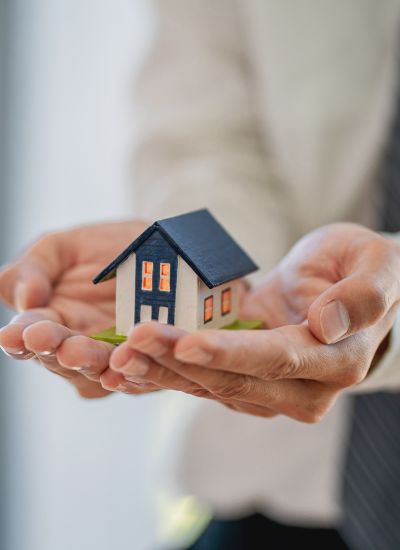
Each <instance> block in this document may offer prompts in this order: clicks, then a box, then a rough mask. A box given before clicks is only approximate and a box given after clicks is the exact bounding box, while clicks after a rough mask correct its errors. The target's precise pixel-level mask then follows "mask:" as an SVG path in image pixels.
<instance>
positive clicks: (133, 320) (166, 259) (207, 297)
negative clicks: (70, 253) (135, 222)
mask: <svg viewBox="0 0 400 550" xmlns="http://www.w3.org/2000/svg"><path fill="white" fill-rule="evenodd" d="M256 269H257V266H256V264H255V263H254V262H253V261H252V260H251V258H250V257H249V256H248V255H247V254H246V252H245V251H244V250H243V249H242V248H241V247H240V246H239V245H238V244H237V243H236V242H235V241H234V240H233V239H232V237H231V236H230V235H229V234H228V233H227V232H226V231H225V229H224V228H223V227H222V226H221V225H220V224H219V223H218V222H217V220H216V219H215V218H214V217H213V216H212V215H211V213H210V212H209V211H208V210H206V209H203V210H197V211H195V212H190V213H187V214H183V215H180V216H176V217H173V218H168V219H165V220H160V221H157V222H155V223H154V224H153V225H151V226H150V227H149V228H148V229H146V231H144V233H142V234H141V235H140V236H139V237H138V238H137V239H136V240H135V241H133V242H132V243H131V244H130V245H129V246H128V247H127V248H126V249H125V250H124V251H123V252H122V253H121V254H120V255H119V256H118V257H117V258H116V259H115V260H113V261H112V262H111V263H110V264H109V265H108V266H107V267H106V268H105V269H103V271H101V273H99V274H98V275H97V276H96V277H95V278H94V279H93V282H94V283H95V284H97V283H100V282H102V281H106V280H108V279H111V278H113V277H116V278H117V291H116V328H115V329H109V330H108V331H105V332H104V333H101V334H99V335H97V336H96V337H97V338H98V339H105V340H107V341H112V342H114V343H118V342H121V341H123V340H124V337H125V336H126V335H127V334H128V332H129V330H130V329H131V328H132V327H133V326H134V325H136V324H138V323H142V322H145V321H150V320H155V321H158V322H160V323H168V324H171V325H175V326H176V327H179V328H182V329H184V330H187V331H195V330H199V329H203V328H207V329H208V328H213V329H217V328H223V327H224V328H236V324H237V318H238V305H239V304H238V298H239V296H238V279H239V278H240V277H243V276H245V275H248V274H249V273H251V272H253V271H255V270H256ZM235 323H236V324H235ZM246 328H255V327H253V326H250V325H249V326H246Z"/></svg>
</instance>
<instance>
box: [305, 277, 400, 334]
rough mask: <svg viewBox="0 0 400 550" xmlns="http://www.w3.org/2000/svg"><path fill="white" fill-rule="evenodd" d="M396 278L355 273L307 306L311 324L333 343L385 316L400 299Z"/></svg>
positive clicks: (314, 329)
mask: <svg viewBox="0 0 400 550" xmlns="http://www.w3.org/2000/svg"><path fill="white" fill-rule="evenodd" d="M399 298H400V296H399V284H398V282H397V278H393V279H392V280H391V278H390V277H385V276H384V275H383V274H382V273H375V274H373V275H370V274H368V275H367V274H365V275H352V276H349V277H347V278H345V279H342V280H341V281H340V282H338V283H336V284H334V285H332V286H330V287H329V288H328V289H327V290H325V291H324V292H323V293H322V294H321V295H320V296H319V297H318V298H317V299H316V300H315V301H314V302H313V303H312V304H311V306H310V308H309V310H308V325H309V328H310V331H311V332H312V333H313V335H314V336H315V337H316V338H318V340H320V341H321V342H323V343H326V344H332V343H334V342H337V341H339V340H341V339H343V338H345V337H347V336H350V335H351V334H354V333H356V332H358V331H360V330H362V329H365V328H367V327H369V326H371V325H373V324H375V323H376V322H377V321H379V320H380V319H382V318H383V317H384V316H385V315H386V313H387V312H388V311H389V310H390V309H391V308H392V306H393V305H394V304H395V303H396V302H397V301H398V300H399Z"/></svg>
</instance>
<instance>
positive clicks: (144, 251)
mask: <svg viewBox="0 0 400 550" xmlns="http://www.w3.org/2000/svg"><path fill="white" fill-rule="evenodd" d="M135 255H136V276H135V324H136V323H139V322H140V320H141V319H143V314H144V312H145V311H150V309H149V308H151V313H150V319H151V320H154V321H159V320H161V319H164V316H165V314H166V312H167V322H168V323H169V324H171V325H173V324H174V323H175V300H176V280H177V269H178V255H177V252H176V250H175V249H174V248H173V247H172V246H171V245H170V243H169V242H168V241H167V240H166V239H165V237H164V236H163V235H162V233H161V232H160V231H158V230H157V229H156V230H155V231H153V232H152V233H151V234H150V235H149V236H148V238H147V239H146V240H145V241H143V242H142V243H140V245H139V246H138V247H137V249H136V251H135ZM163 266H164V267H166V266H168V290H165V289H163V281H166V276H164V275H163V274H162V269H163ZM146 269H149V272H148V273H146ZM160 315H161V319H160ZM150 319H149V320H150Z"/></svg>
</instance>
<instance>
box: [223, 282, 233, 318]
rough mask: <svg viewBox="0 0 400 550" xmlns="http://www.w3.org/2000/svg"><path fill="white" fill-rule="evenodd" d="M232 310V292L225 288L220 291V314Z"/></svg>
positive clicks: (226, 313) (225, 313)
mask: <svg viewBox="0 0 400 550" xmlns="http://www.w3.org/2000/svg"><path fill="white" fill-rule="evenodd" d="M231 311H232V292H231V289H230V288H227V289H225V290H223V291H222V293H221V315H228V313H230V312H231Z"/></svg>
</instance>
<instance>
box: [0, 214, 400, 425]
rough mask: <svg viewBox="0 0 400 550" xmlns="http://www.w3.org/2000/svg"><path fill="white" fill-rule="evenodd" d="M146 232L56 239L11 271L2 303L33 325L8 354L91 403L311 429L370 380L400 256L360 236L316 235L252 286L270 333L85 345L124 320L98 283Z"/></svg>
mask: <svg viewBox="0 0 400 550" xmlns="http://www.w3.org/2000/svg"><path fill="white" fill-rule="evenodd" d="M146 225H147V224H144V223H143V222H129V223H120V224H111V225H110V224H109V225H100V226H92V227H87V228H80V229H77V230H73V231H70V232H65V233H60V234H56V235H50V236H47V237H45V238H44V239H41V240H40V241H38V243H36V244H35V245H34V246H33V247H32V248H31V249H29V250H28V251H27V252H26V253H25V254H24V255H23V256H22V257H21V258H20V259H19V260H18V261H17V262H15V263H14V264H11V265H10V266H8V267H7V268H5V269H4V270H3V271H2V272H1V273H0V297H1V299H2V300H3V301H4V302H6V303H8V304H9V305H10V306H11V307H14V308H18V309H20V310H23V313H20V314H19V315H18V316H17V317H16V318H14V320H13V321H12V322H11V323H10V325H8V326H7V327H5V328H3V329H2V330H1V331H0V345H1V346H2V348H3V349H4V350H5V351H6V352H7V353H9V354H11V355H13V356H14V357H16V358H20V359H23V358H27V357H32V355H35V356H36V357H37V358H38V359H39V360H40V362H41V363H42V364H43V365H44V366H45V367H46V368H48V369H49V370H52V371H54V372H56V373H57V374H60V375H61V376H64V377H66V378H69V380H70V381H71V382H72V383H73V384H74V385H75V387H76V388H77V389H78V391H79V393H80V394H81V395H84V396H85V397H99V396H102V395H106V394H107V393H108V391H109V390H111V391H123V392H126V393H134V394H137V393H144V392H148V391H154V390H157V389H162V388H167V389H175V390H179V391H184V392H186V393H190V394H192V395H196V396H199V397H205V398H209V399H214V400H217V401H219V402H221V403H222V404H223V405H225V406H228V407H230V408H232V409H234V410H237V411H240V412H245V413H249V414H252V415H257V416H263V417H271V416H275V415H276V414H284V415H287V416H289V417H291V418H294V419H296V420H300V421H303V422H316V421H318V420H320V419H321V418H322V417H323V416H324V415H325V414H326V412H327V411H328V410H329V408H330V407H331V406H332V404H333V403H334V401H335V399H336V397H337V396H338V394H339V393H340V392H341V391H342V390H343V389H345V388H348V387H349V386H352V385H354V384H358V383H359V382H361V381H362V380H363V379H364V378H365V376H366V375H367V374H368V371H369V369H370V367H371V364H372V362H373V360H374V358H375V357H376V354H377V351H378V350H379V349H382V345H383V343H384V342H385V338H386V336H387V334H388V332H389V331H390V328H391V326H392V324H393V320H394V316H395V310H396V307H397V303H398V300H399V299H400V285H399V282H398V273H400V252H399V248H398V246H397V245H396V244H394V243H393V242H392V241H391V240H389V239H385V238H383V237H381V236H379V235H378V234H376V233H374V232H372V231H370V230H368V229H365V228H363V227H361V226H358V225H354V224H334V225H330V226H325V227H323V228H320V229H318V230H316V231H314V232H312V233H310V234H308V235H307V236H306V237H304V238H303V239H302V240H300V241H299V242H298V243H297V244H296V245H295V247H294V248H293V249H292V250H291V251H290V252H289V254H288V255H287V256H286V257H285V258H284V260H283V261H282V262H281V263H280V264H279V265H278V266H277V268H276V269H274V270H273V271H272V272H270V273H269V274H268V275H267V276H266V278H265V279H264V280H263V281H262V282H261V283H260V284H259V285H258V286H257V287H255V288H253V289H248V288H246V287H245V286H244V285H243V295H242V300H241V304H242V305H241V316H242V317H244V318H250V319H251V318H253V319H254V318H257V319H262V320H263V321H264V323H265V326H266V327H268V330H261V331H212V330H202V331H199V332H196V333H192V334H187V333H185V332H184V331H181V330H178V329H176V328H175V327H171V326H163V325H159V324H157V323H146V324H143V325H140V326H137V327H136V328H134V329H133V330H132V331H131V332H130V334H129V337H128V341H127V342H126V343H125V344H123V345H121V346H119V347H118V348H113V346H111V345H109V344H105V343H102V342H95V341H93V340H91V339H89V338H87V337H86V336H85V335H87V334H90V333H92V332H95V331H97V330H100V329H103V328H105V327H107V326H110V325H111V324H113V317H114V291H115V288H114V283H113V282H107V283H104V284H103V285H99V286H97V287H94V286H93V285H92V284H91V282H90V280H91V278H92V276H93V275H94V274H95V273H97V272H98V271H99V270H100V269H101V268H102V267H103V266H104V265H106V264H107V262H108V261H109V260H110V259H112V258H113V257H114V256H115V255H116V254H117V253H118V252H119V251H120V250H121V249H122V248H123V247H124V246H125V245H127V244H128V242H130V241H131V240H132V239H133V238H134V237H135V236H136V235H137V234H139V233H140V232H141V231H143V229H144V227H145V226H146ZM326 306H328V307H326ZM338 312H339V315H336V316H335V314H337V313H338ZM332 316H333V317H332ZM338 318H339V319H340V321H341V323H339V324H338V321H337V320H338ZM332 319H333V322H332ZM343 327H344V328H345V331H344V332H343V331H342V332H341V333H340V334H339V332H338V328H340V329H343ZM332 338H333V339H332ZM377 368H379V366H378V367H377Z"/></svg>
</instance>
